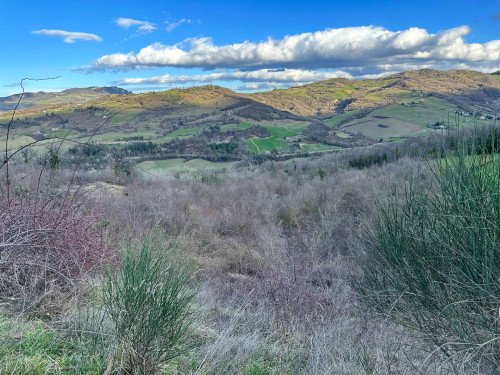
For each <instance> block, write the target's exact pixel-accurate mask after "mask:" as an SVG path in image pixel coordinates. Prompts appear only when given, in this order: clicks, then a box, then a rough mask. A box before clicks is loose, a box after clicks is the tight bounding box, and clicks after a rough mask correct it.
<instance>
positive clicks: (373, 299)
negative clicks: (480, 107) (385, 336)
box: [359, 134, 500, 373]
mask: <svg viewBox="0 0 500 375" xmlns="http://www.w3.org/2000/svg"><path fill="white" fill-rule="evenodd" d="M494 135H495V134H493V136H494ZM483 141H484V143H483V144H487V141H489V138H488V137H486V138H484V139H483ZM493 149H494V147H493ZM473 150H476V151H474V152H472V151H473ZM477 150H484V149H483V148H481V147H478V146H477V145H473V144H470V143H467V142H466V141H462V142H461V143H460V144H459V147H458V149H457V151H456V152H454V153H449V154H448V155H446V156H445V157H444V158H442V159H440V160H438V161H437V163H436V164H435V165H434V166H431V170H432V173H431V174H430V179H429V180H426V181H424V182H422V181H419V180H418V176H416V177H415V178H413V179H410V180H409V181H408V182H407V184H406V187H405V189H404V193H403V194H402V195H401V196H396V197H393V198H391V199H389V201H388V202H385V203H382V204H380V206H379V209H378V213H377V218H376V220H375V224H374V226H373V228H372V230H371V231H370V233H369V238H368V241H367V253H366V257H365V258H364V259H363V261H362V262H361V266H362V267H363V269H364V280H363V283H362V284H361V285H360V288H359V289H360V291H361V292H362V293H363V294H364V296H365V297H366V299H367V301H368V302H369V304H371V305H372V306H375V307H376V308H378V309H379V310H381V311H383V312H384V313H385V314H388V315H389V316H392V317H394V318H396V319H397V321H399V322H401V323H403V324H404V325H406V326H408V327H410V328H411V329H412V330H413V331H414V332H418V334H419V335H421V336H423V337H424V338H425V339H426V340H427V341H428V342H430V343H432V344H433V345H434V346H435V348H436V351H440V352H441V353H443V354H444V355H445V357H447V358H448V360H449V361H450V362H453V363H455V369H456V371H466V372H467V371H475V372H478V373H486V371H490V372H491V371H492V370H494V369H495V368H497V367H498V364H499V363H500V362H499V361H500V355H499V353H500V342H499V340H500V325H499V323H500V315H499V310H498V308H499V306H500V284H499V283H498V280H500V262H499V259H500V156H499V155H498V154H495V153H492V154H490V153H488V151H490V150H491V147H490V150H488V149H486V150H485V151H486V152H482V153H476V152H477ZM490 372H488V373H490Z"/></svg>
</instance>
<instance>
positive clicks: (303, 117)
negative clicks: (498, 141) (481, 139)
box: [0, 70, 500, 169]
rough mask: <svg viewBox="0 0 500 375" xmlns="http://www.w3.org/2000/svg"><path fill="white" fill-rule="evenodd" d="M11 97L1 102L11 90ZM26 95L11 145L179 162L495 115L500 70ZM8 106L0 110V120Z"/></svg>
mask: <svg viewBox="0 0 500 375" xmlns="http://www.w3.org/2000/svg"><path fill="white" fill-rule="evenodd" d="M123 94H127V95H123ZM9 98H10V99H7V98H4V99H3V103H9V102H8V100H10V101H12V100H14V99H15V96H12V97H9ZM26 100H27V102H24V100H23V103H24V104H28V105H31V107H30V108H28V109H23V110H20V111H19V112H18V113H17V114H16V117H15V120H14V122H13V126H12V127H11V130H12V131H11V134H10V141H9V142H10V143H9V148H10V149H15V148H17V147H20V146H22V145H24V144H28V143H31V142H37V145H36V149H38V150H39V151H40V150H43V149H45V148H46V147H50V144H51V142H52V141H53V139H54V138H58V139H60V138H65V139H66V140H67V141H70V142H67V141H66V142H65V144H64V146H63V147H62V150H63V151H69V150H70V149H73V153H74V155H75V157H76V156H78V152H77V150H75V149H74V147H72V142H73V143H82V142H83V143H85V142H87V141H89V140H91V141H92V142H94V143H95V144H96V145H98V148H99V150H98V151H96V155H94V156H96V159H99V160H101V162H103V160H104V159H105V156H106V155H109V154H113V155H119V157H120V158H122V157H123V158H125V159H126V160H131V161H133V162H134V163H136V162H137V163H140V162H149V161H159V162H158V163H157V162H155V163H149V164H145V166H147V167H148V168H152V169H161V168H163V167H165V168H167V167H168V168H170V167H171V166H172V165H176V166H178V164H179V163H174V162H171V161H169V162H168V163H167V162H161V161H162V160H166V159H169V160H179V161H180V164H182V162H183V161H184V160H191V159H205V160H208V161H212V162H236V161H242V160H253V161H255V162H262V161H265V160H269V159H273V160H283V159H287V158H293V157H303V156H307V155H311V154H318V153H325V152H326V153H328V152H335V151H336V150H338V149H339V148H352V147H364V146H370V145H373V144H375V143H379V142H399V141H403V140H405V139H407V138H409V137H414V136H420V135H425V134H429V133H432V132H442V131H443V130H444V129H448V128H452V127H454V126H455V125H457V124H459V125H461V126H474V125H485V124H491V123H493V122H494V118H495V115H496V113H498V112H499V110H500V76H498V75H488V74H482V73H478V72H471V71H448V72H439V71H434V70H419V71H411V72H404V73H399V74H395V75H392V76H389V77H386V78H381V79H375V80H361V81H356V80H347V79H333V80H328V81H323V82H317V83H313V84H310V85H306V86H301V87H293V88H289V89H286V90H273V91H269V92H261V93H254V94H241V93H236V92H234V91H231V90H229V89H226V88H222V87H219V86H214V85H207V86H200V87H192V88H185V89H173V90H168V91H163V92H149V93H142V94H128V91H125V90H123V89H119V88H116V87H115V88H88V89H69V90H65V91H63V92H61V93H59V94H58V95H55V94H53V93H52V94H50V93H36V94H27V95H26ZM34 103H36V104H34ZM10 116H11V113H7V112H6V113H4V114H3V116H2V114H0V126H2V124H3V125H4V126H5V125H6V124H7V123H8V121H9V120H10ZM0 131H1V132H2V133H0V142H2V141H3V142H5V134H4V130H2V129H0ZM146 145H147V146H146ZM0 146H1V145H0ZM87 156H88V155H87ZM98 164H99V163H98ZM197 165H206V163H205V164H204V163H197Z"/></svg>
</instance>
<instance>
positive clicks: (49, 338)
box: [0, 317, 104, 375]
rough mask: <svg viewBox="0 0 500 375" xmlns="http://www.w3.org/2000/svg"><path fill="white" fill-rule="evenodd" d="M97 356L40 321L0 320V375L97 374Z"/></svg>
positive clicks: (100, 367)
mask: <svg viewBox="0 0 500 375" xmlns="http://www.w3.org/2000/svg"><path fill="white" fill-rule="evenodd" d="M103 366H104V363H103V362H102V361H101V360H100V358H99V356H97V355H93V354H91V353H90V352H88V351H86V347H85V346H81V345H79V343H78V341H76V338H75V337H73V336H70V335H66V334H65V332H64V331H62V332H60V331H55V330H54V329H52V328H50V327H49V326H47V325H46V324H44V323H42V322H40V321H28V322H24V321H21V320H18V319H15V318H6V317H4V318H2V319H0V374H30V375H38V374H40V375H41V374H67V375H70V374H74V375H77V374H99V373H102V372H103V371H104V369H103Z"/></svg>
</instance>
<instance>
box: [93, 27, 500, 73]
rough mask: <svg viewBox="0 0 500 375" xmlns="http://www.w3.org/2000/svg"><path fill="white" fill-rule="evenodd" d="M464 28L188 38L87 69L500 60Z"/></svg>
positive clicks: (496, 49)
mask: <svg viewBox="0 0 500 375" xmlns="http://www.w3.org/2000/svg"><path fill="white" fill-rule="evenodd" d="M469 33H470V28H469V27H468V26H460V27H457V28H453V29H449V30H445V31H442V32H439V33H436V34H431V33H429V32H428V31H427V30H425V29H420V28H416V27H413V28H410V29H408V30H404V31H390V30H387V29H385V28H382V27H375V26H361V27H348V28H338V29H326V30H324V31H317V32H314V33H303V34H298V35H288V36H285V37H284V38H283V39H277V40H275V39H272V38H269V39H268V40H266V41H262V42H259V43H254V42H248V41H245V42H243V43H236V44H228V45H222V46H217V45H215V44H214V43H213V41H212V40H211V39H210V38H192V39H188V40H185V41H183V42H181V43H177V44H174V45H164V44H161V43H155V44H151V45H149V46H147V47H145V48H143V49H141V50H140V51H139V52H138V53H132V52H130V53H116V54H111V55H105V56H102V57H100V58H99V59H97V60H96V61H95V62H94V64H93V65H92V66H91V67H90V69H95V70H99V69H111V70H131V69H143V68H146V67H183V68H186V67H190V68H195V67H196V68H203V69H216V68H228V69H260V68H301V69H321V68H323V69H332V68H335V69H342V68H346V67H351V68H353V67H354V68H356V67H359V68H363V69H364V68H366V67H368V66H375V65H377V64H382V63H385V64H405V63H407V64H408V63H419V64H422V63H426V62H430V61H453V62H462V63H467V62H469V63H478V62H482V63H485V62H490V63H493V62H495V63H498V62H499V61H500V40H493V41H490V42H487V43H466V41H465V40H464V37H465V36H466V35H467V34H469Z"/></svg>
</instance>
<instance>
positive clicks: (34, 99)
mask: <svg viewBox="0 0 500 375" xmlns="http://www.w3.org/2000/svg"><path fill="white" fill-rule="evenodd" d="M115 94H118V95H124V94H131V92H130V91H127V90H124V89H122V88H119V87H116V86H112V87H87V88H71V89H67V90H64V91H60V92H44V91H39V92H26V93H25V94H24V96H23V98H22V101H21V103H20V106H19V108H20V109H27V108H30V107H33V106H35V105H42V106H53V105H62V104H82V103H85V102H88V101H90V100H94V99H98V98H100V97H103V96H106V95H115ZM20 97H21V94H14V95H10V96H7V97H0V112H2V111H10V110H12V109H13V108H15V106H16V104H17V102H18V101H19V98H20Z"/></svg>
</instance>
